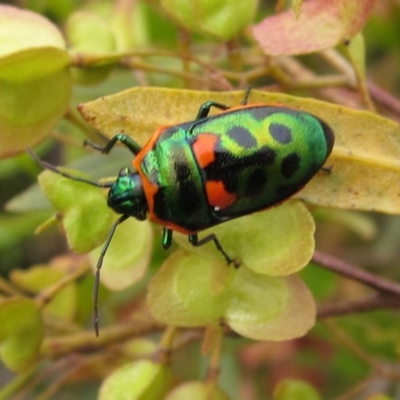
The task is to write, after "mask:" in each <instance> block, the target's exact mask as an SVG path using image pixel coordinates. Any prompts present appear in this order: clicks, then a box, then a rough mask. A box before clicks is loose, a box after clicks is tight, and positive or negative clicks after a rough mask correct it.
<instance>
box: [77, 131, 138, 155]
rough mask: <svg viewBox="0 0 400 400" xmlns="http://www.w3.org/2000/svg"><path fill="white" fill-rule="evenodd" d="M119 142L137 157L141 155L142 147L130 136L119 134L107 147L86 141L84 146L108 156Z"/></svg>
mask: <svg viewBox="0 0 400 400" xmlns="http://www.w3.org/2000/svg"><path fill="white" fill-rule="evenodd" d="M117 142H121V143H122V144H124V145H125V146H126V147H127V148H128V149H129V150H130V151H131V152H132V153H133V154H134V155H135V156H136V155H138V154H139V152H140V150H142V147H141V146H140V145H139V144H138V143H136V142H135V141H134V140H133V139H132V138H131V137H130V136H128V135H125V134H124V133H118V134H116V135H115V136H114V137H113V138H111V139H110V141H109V142H108V143H107V144H106V145H105V146H100V145H99V144H97V143H94V142H91V141H90V140H85V141H84V142H83V145H84V146H90V147H92V148H93V149H95V150H98V151H100V152H102V153H103V154H107V153H109V152H110V150H111V149H112V148H113V147H114V146H115V145H116V143H117Z"/></svg>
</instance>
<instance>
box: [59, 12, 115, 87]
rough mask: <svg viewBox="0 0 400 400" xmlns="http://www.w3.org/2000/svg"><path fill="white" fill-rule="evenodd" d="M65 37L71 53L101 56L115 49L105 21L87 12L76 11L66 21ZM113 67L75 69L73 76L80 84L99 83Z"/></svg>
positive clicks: (109, 29)
mask: <svg viewBox="0 0 400 400" xmlns="http://www.w3.org/2000/svg"><path fill="white" fill-rule="evenodd" d="M66 35H67V38H68V41H69V43H70V45H71V50H70V51H71V52H72V53H76V52H78V53H79V52H81V53H82V54H85V53H87V54H90V55H92V54H99V53H100V54H102V53H107V52H112V51H114V50H115V49H116V43H115V38H114V35H113V33H112V31H111V27H110V25H109V23H108V22H107V21H106V19H103V18H102V17H100V16H99V15H97V14H95V13H92V12H89V11H78V12H75V13H74V14H72V15H71V16H70V17H69V18H68V21H67V25H66ZM112 69H113V65H112V64H111V65H96V66H93V67H86V68H75V69H74V70H73V75H74V78H75V81H76V82H78V83H80V84H95V83H98V82H101V81H102V80H104V79H105V78H107V76H108V75H109V73H110V72H111V71H112Z"/></svg>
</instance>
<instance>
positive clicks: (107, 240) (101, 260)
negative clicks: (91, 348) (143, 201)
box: [93, 215, 129, 336]
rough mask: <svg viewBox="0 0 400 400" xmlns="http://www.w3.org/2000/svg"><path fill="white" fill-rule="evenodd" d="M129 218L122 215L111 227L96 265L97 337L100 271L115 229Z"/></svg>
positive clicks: (94, 311) (95, 307) (95, 316)
mask: <svg viewBox="0 0 400 400" xmlns="http://www.w3.org/2000/svg"><path fill="white" fill-rule="evenodd" d="M128 218H129V215H121V216H120V217H119V218H118V219H117V220H116V221H115V222H114V223H113V224H112V226H111V229H110V232H109V233H108V236H107V239H106V241H105V243H104V246H103V248H102V250H101V253H100V257H99V259H98V260H97V265H96V275H95V277H94V286H93V324H94V331H95V333H96V336H99V310H98V300H99V285H100V269H101V266H102V265H103V259H104V256H105V254H106V252H107V249H108V246H109V245H110V242H111V239H112V237H113V236H114V233H115V229H117V226H118V225H119V224H120V223H121V222H124V221H125V220H126V219H128Z"/></svg>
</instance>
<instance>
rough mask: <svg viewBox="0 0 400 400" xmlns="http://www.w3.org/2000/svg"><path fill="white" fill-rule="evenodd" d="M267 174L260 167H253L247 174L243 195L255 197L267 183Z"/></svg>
mask: <svg viewBox="0 0 400 400" xmlns="http://www.w3.org/2000/svg"><path fill="white" fill-rule="evenodd" d="M267 181H268V176H267V173H266V172H265V171H263V170H262V169H261V168H257V169H255V170H254V171H253V172H252V173H251V174H250V176H249V178H248V181H247V183H246V188H245V196H247V197H257V196H259V195H260V194H261V193H263V191H264V188H265V186H266V184H267Z"/></svg>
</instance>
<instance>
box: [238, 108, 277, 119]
mask: <svg viewBox="0 0 400 400" xmlns="http://www.w3.org/2000/svg"><path fill="white" fill-rule="evenodd" d="M281 111H282V108H280V107H272V106H258V107H249V108H247V109H246V112H247V113H249V114H250V115H251V117H252V118H254V119H256V120H257V121H263V120H264V119H265V118H267V117H268V116H270V115H272V114H275V113H277V112H281Z"/></svg>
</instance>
